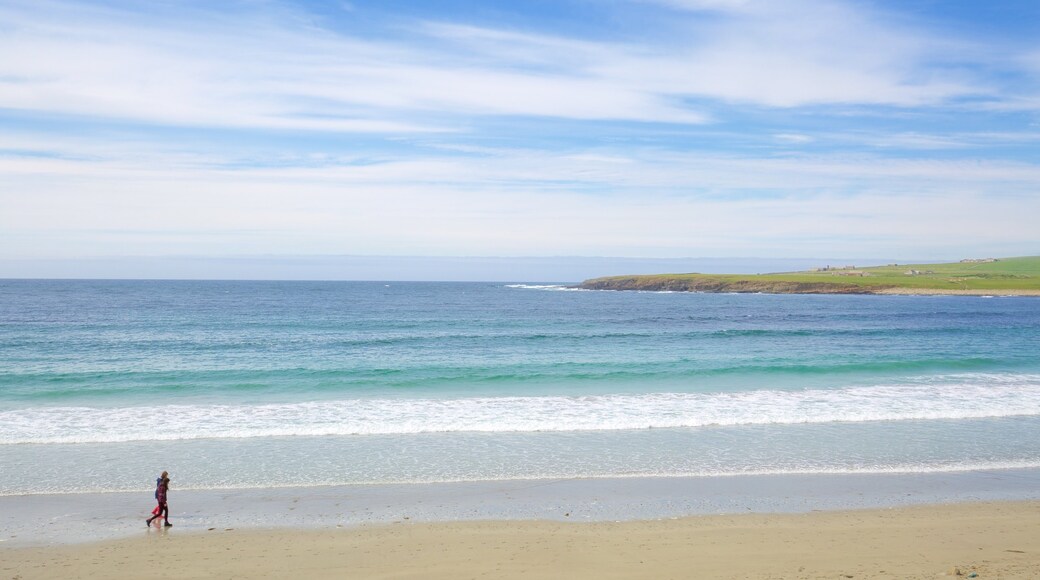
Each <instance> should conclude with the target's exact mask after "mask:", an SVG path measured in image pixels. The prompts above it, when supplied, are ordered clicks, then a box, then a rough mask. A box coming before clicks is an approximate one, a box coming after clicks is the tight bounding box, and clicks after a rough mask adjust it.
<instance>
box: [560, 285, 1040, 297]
mask: <svg viewBox="0 0 1040 580" xmlns="http://www.w3.org/2000/svg"><path fill="white" fill-rule="evenodd" d="M569 288H573V289H578V290H600V291H606V292H669V293H688V294H776V295H806V294H813V295H831V296H849V295H857V296H979V297H983V296H1000V297H1037V296H1040V290H1021V289H1019V290H1009V289H1006V288H1005V289H991V290H983V289H977V288H972V289H952V288H909V287H890V286H885V287H876V288H872V287H870V286H857V287H853V288H850V287H844V286H841V287H838V288H826V287H825V285H822V284H814V285H812V286H811V287H810V286H805V287H792V288H790V289H785V288H782V287H777V286H775V285H769V286H763V287H761V288H758V287H747V286H734V287H718V288H697V287H693V288H688V287H684V286H682V285H680V286H676V285H674V284H670V283H663V284H660V285H653V284H650V285H645V284H640V285H626V284H613V285H610V286H606V285H601V284H586V283H585V282H583V283H581V284H578V285H576V286H569Z"/></svg>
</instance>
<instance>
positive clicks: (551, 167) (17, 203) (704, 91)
mask: <svg viewBox="0 0 1040 580" xmlns="http://www.w3.org/2000/svg"><path fill="white" fill-rule="evenodd" d="M1038 223H1040V2H1036V1H1035V0H1029V1H1000V0H995V1H992V2H971V1H959V2H958V1H946V2H939V1H937V0H900V1H892V2H884V1H867V0H862V1H846V0H791V1H783V0H551V1H541V0H524V1H510V2H493V1H487V2H473V1H461V0H457V1H452V0H446V1H437V0H428V1H424V2H405V1H398V0H381V1H372V2H367V1H366V2H363V1H357V0H351V1H338V0H337V1H322V2H316V1H302V0H300V1H288V0H286V1H279V0H238V1H233V0H232V1H226V2H210V1H204V2H190V1H183V2H180V1H172V0H171V1H155V2H139V1H132V2H123V1H118V0H115V1H94V2H81V1H69V2H66V1H50V0H30V1H20V0H0V276H9V277H10V276H13V277H18V276H23V275H35V274H34V273H37V274H38V273H39V272H40V271H42V270H40V269H39V265H40V264H51V266H52V267H51V268H50V270H46V269H45V270H46V272H50V273H51V274H48V275H57V276H59V277H60V276H61V275H62V273H63V272H64V273H66V274H68V275H73V276H76V275H80V274H83V275H89V272H87V273H86V274H84V272H86V270H84V271H82V272H81V271H78V270H76V267H75V266H74V265H75V264H77V263H79V264H87V263H95V264H96V263H101V262H105V263H107V264H112V263H114V262H113V260H115V261H118V260H120V259H124V258H125V259H127V260H128V261H127V262H126V266H125V268H126V270H125V272H123V274H125V275H127V276H132V275H133V273H134V269H135V268H138V267H139V265H140V264H141V259H155V260H158V261H159V262H156V263H161V262H162V260H167V261H170V260H186V259H187V260H192V259H195V260H202V261H206V260H208V261H209V262H210V263H212V262H213V260H223V259H234V260H238V259H248V260H252V261H253V263H255V264H260V266H258V267H259V268H260V273H259V274H257V275H259V276H263V275H264V274H263V271H264V270H263V268H264V266H263V265H262V262H264V260H267V261H268V262H269V264H270V267H271V268H273V269H272V270H270V271H269V273H273V272H275V270H277V268H278V266H277V265H276V264H278V263H284V262H285V260H286V259H288V258H289V257H293V256H295V257H300V256H304V257H334V256H355V257H357V256H389V257H397V258H402V257H408V258H409V260H411V259H412V258H419V259H421V258H423V257H434V256H436V257H447V258H453V257H460V258H461V257H525V258H539V257H545V258H550V257H620V258H630V259H648V260H665V261H667V260H674V259H679V258H687V257H715V258H741V257H755V258H765V259H775V260H786V259H791V258H796V257H797V258H807V257H820V258H827V257H834V256H840V257H842V258H847V259H859V260H872V259H877V260H888V259H892V260H907V259H921V260H956V259H960V258H965V257H986V256H1020V255H1036V254H1040V226H1038ZM409 260H402V261H401V263H406V262H407V263H412V262H409ZM171 263H172V262H171ZM70 264H71V265H72V266H70ZM133 264H138V266H134V265H133ZM116 271H117V273H119V272H118V268H116ZM613 273H621V272H609V271H607V272H603V274H613ZM401 275H402V276H405V277H407V276H406V273H401Z"/></svg>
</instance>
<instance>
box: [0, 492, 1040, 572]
mask: <svg viewBox="0 0 1040 580" xmlns="http://www.w3.org/2000/svg"><path fill="white" fill-rule="evenodd" d="M1038 543H1040V501H1035V500H1034V501H1014V502H989V503H962V504H938V505H925V506H910V507H900V508H888V509H877V508H875V509H869V510H843V511H824V512H817V511H813V512H802V513H787V514H763V513H750V514H729V515H702V516H693V517H685V518H670V519H658V520H636V521H624V522H582V523H571V522H559V521H546V520H537V521H530V520H524V521H509V520H482V521H465V522H434V523H412V522H396V523H384V524H378V525H371V526H359V527H355V528H351V529H335V530H300V529H287V528H280V529H274V530H247V531H243V530H239V529H223V528H214V529H213V530H207V531H199V532H188V533H182V532H180V531H179V528H177V527H174V528H171V529H169V530H162V531H154V533H148V534H144V535H142V536H139V537H134V538H125V539H120V540H110V541H106V542H100V543H91V544H79V545H59V546H48V547H27V548H4V547H0V555H2V556H3V563H2V564H0V566H2V571H3V572H4V573H5V576H6V575H10V576H11V577H14V578H21V579H26V580H27V579H29V578H40V579H45V578H62V579H64V578H68V577H70V576H71V577H97V578H102V577H138V576H149V577H152V576H154V577H158V578H175V577H176V578H183V577H191V578H211V577H212V578H216V577H221V578H227V577H245V576H248V577H251V578H282V577H288V576H290V575H292V576H302V577H306V578H341V577H361V578H387V577H395V578H469V577H478V576H482V575H486V576H489V577H495V578H521V577H523V578H531V577H567V578H590V579H592V578H633V577H640V578H642V577H646V578H649V577H654V578H691V577H702V578H795V577H797V578H865V577H869V578H934V577H941V576H943V575H948V576H950V577H954V576H957V575H963V576H967V577H971V576H970V575H971V574H976V575H978V576H979V577H983V578H992V577H999V578H1033V577H1036V576H1037V575H1038V574H1040V550H1037V549H1036V546H1037V545H1038ZM0 546H2V545H0Z"/></svg>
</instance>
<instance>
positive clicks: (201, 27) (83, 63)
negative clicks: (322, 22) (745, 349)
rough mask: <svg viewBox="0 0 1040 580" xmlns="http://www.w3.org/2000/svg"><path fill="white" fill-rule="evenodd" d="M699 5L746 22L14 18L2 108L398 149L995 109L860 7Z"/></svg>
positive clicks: (0, 93)
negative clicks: (610, 32)
mask: <svg viewBox="0 0 1040 580" xmlns="http://www.w3.org/2000/svg"><path fill="white" fill-rule="evenodd" d="M684 4H687V3H684ZM692 4H693V5H694V7H698V8H705V7H707V8H713V7H729V8H736V9H737V10H734V11H730V12H727V16H726V17H724V18H723V19H722V20H713V21H712V24H711V26H710V27H706V26H704V25H703V24H702V23H701V22H700V21H699V20H698V19H697V18H695V17H691V18H690V20H689V22H687V23H685V24H680V25H678V26H679V29H685V30H687V33H686V34H684V35H683V37H682V38H675V37H674V35H672V36H669V37H668V38H666V39H663V40H662V39H656V38H646V39H644V41H643V42H639V43H635V42H627V43H618V42H607V41H590V40H574V39H569V38H563V37H558V36H552V35H546V34H535V33H519V32H514V31H503V30H495V29H490V28H478V27H473V26H466V25H460V24H454V23H425V24H423V23H417V24H416V27H415V28H414V32H415V34H413V35H411V36H408V37H398V38H396V39H390V38H384V39H382V40H371V39H362V38H358V37H351V36H347V35H344V34H340V33H336V32H334V31H332V30H329V29H325V28H320V27H318V26H317V25H315V24H314V23H313V22H311V21H309V20H307V19H306V18H304V17H303V16H302V15H299V14H295V13H292V12H286V11H284V10H281V11H278V10H275V13H274V15H271V14H270V13H268V12H264V11H256V12H253V11H244V12H236V13H234V14H221V13H217V12H210V11H194V12H191V11H182V12H178V13H175V14H165V13H163V14H159V13H157V14H147V13H143V12H122V11H117V10H115V9H101V8H83V7H82V6H78V5H76V4H67V3H63V2H50V3H47V5H46V6H45V7H44V8H42V9H41V8H40V6H39V4H38V3H32V4H20V3H14V4H9V5H7V6H6V7H0V18H2V19H3V21H4V22H5V23H6V26H7V27H8V30H9V31H10V33H7V34H4V35H3V36H0V54H3V55H4V58H3V59H0V106H2V107H5V108H9V109H22V110H34V111H45V112H58V113H69V114H78V115H96V116H102V117H109V118H122V119H132V120H137V121H146V122H154V123H162V124H191V125H202V126H230V127H253V128H270V129H293V128H295V129H306V130H333V131H344V132H354V131H362V132H387V133H390V132H410V131H421V130H445V129H446V128H447V126H448V125H446V122H445V121H444V119H445V116H448V117H451V116H455V117H463V118H466V117H471V116H473V115H510V116H517V115H520V116H529V115H534V116H545V117H562V118H569V119H616V120H635V121H664V122H671V123H702V122H704V121H706V120H707V118H708V117H707V115H706V114H705V113H704V112H703V111H701V110H698V109H696V108H691V107H690V106H689V105H688V104H684V103H686V102H687V101H688V100H690V99H720V100H723V101H729V102H745V103H753V104H759V105H766V106H776V107H791V106H802V105H812V104H827V103H842V104H892V105H902V106H918V105H926V104H935V103H941V102H943V101H944V100H947V99H951V98H955V97H960V96H965V95H977V94H983V93H989V94H992V93H993V89H992V88H991V87H988V86H985V85H983V84H980V83H979V82H978V81H977V80H973V79H971V78H969V77H967V76H965V75H964V74H963V73H961V74H953V73H950V72H947V71H946V70H944V69H943V68H942V67H938V68H936V67H933V66H932V65H933V64H934V62H935V61H936V60H937V59H940V58H941V56H942V54H943V53H944V50H945V49H946V48H948V46H947V45H948V44H949V43H946V42H945V41H940V40H939V39H937V38H935V37H931V36H929V35H928V34H927V33H924V32H922V31H920V30H912V29H907V28H905V27H904V28H901V27H899V26H895V25H893V24H891V23H890V22H886V21H884V19H883V18H882V17H881V16H879V15H877V14H872V13H870V12H868V11H867V10H866V9H865V8H862V7H856V6H852V5H846V4H843V3H838V2H829V1H823V0H818V1H811V2H810V1H804V2H796V3H784V4H783V8H779V7H777V6H778V5H777V4H775V3H762V2H747V3H744V2H722V1H716V2H703V1H698V2H693V3H692ZM144 6H147V5H144ZM243 6H245V8H243ZM249 6H251V5H249V4H247V5H239V10H247V9H248V7H249ZM263 6H264V7H265V10H273V9H274V8H273V7H276V6H277V5H272V4H269V3H265V4H264V5H263ZM683 27H685V28H683ZM431 118H437V119H439V121H437V122H433V121H431V120H430V119H431ZM447 123H448V124H449V125H450V121H449V122H447Z"/></svg>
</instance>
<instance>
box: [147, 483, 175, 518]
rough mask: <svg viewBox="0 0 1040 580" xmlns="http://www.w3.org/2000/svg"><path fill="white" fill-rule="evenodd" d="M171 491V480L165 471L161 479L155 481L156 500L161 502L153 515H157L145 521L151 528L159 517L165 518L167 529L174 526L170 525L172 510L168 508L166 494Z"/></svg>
mask: <svg viewBox="0 0 1040 580" xmlns="http://www.w3.org/2000/svg"><path fill="white" fill-rule="evenodd" d="M169 490H170V478H169V477H167V473H166V472H165V471H164V472H162V475H160V476H159V479H157V480H155V499H156V501H158V502H159V506H158V507H156V508H155V511H153V512H152V513H153V514H155V515H153V516H152V517H150V518H148V519H147V520H145V523H146V524H147V525H149V526H151V525H152V521H154V520H155V519H157V518H158V517H159V516H162V518H163V525H164V526H166V527H169V526H172V525H173V524H171V523H170V509H169V508H168V507H166V492H167V491H169Z"/></svg>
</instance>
